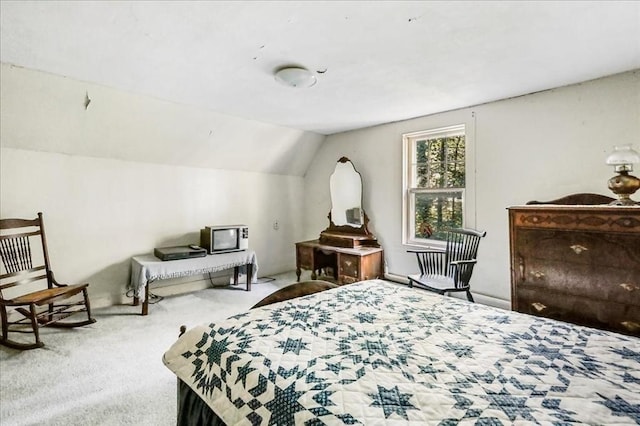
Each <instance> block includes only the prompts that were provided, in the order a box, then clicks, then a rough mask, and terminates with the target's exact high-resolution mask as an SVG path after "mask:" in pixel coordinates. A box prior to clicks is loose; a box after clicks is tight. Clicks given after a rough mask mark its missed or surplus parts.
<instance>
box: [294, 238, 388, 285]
mask: <svg viewBox="0 0 640 426" xmlns="http://www.w3.org/2000/svg"><path fill="white" fill-rule="evenodd" d="M382 262H383V260H382V249H381V248H380V247H367V246H357V247H337V246H332V245H326V244H321V243H320V241H319V240H311V241H302V242H299V243H296V275H297V276H298V281H300V274H301V273H302V269H310V270H311V279H312V280H315V279H317V274H316V271H317V270H318V269H321V268H327V267H328V268H331V269H332V270H333V273H334V280H335V281H336V282H337V283H338V284H351V283H354V282H356V281H364V280H369V279H373V278H382Z"/></svg>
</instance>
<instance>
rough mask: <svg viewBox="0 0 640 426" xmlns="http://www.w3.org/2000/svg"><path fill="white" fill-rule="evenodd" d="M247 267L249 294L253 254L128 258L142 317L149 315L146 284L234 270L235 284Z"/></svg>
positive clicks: (255, 268)
mask: <svg viewBox="0 0 640 426" xmlns="http://www.w3.org/2000/svg"><path fill="white" fill-rule="evenodd" d="M242 266H246V270H247V271H246V272H247V291H251V281H253V280H254V279H255V278H256V277H257V273H258V260H257V258H256V252H255V251H253V250H244V251H237V252H231V253H219V254H210V255H207V256H204V257H196V258H192V259H180V260H160V259H158V258H157V257H155V256H154V255H151V254H147V255H142V256H134V257H132V258H131V281H130V283H129V288H130V289H131V290H133V306H138V305H139V303H140V297H141V296H142V294H143V293H144V302H143V303H142V315H147V314H148V313H149V284H151V283H152V282H153V281H156V280H164V279H169V278H180V277H188V276H191V275H201V274H207V273H211V272H219V271H224V270H226V269H231V268H233V282H234V284H238V274H239V272H240V271H239V268H240V267H242Z"/></svg>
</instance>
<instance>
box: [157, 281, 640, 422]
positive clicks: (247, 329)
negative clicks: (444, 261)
mask: <svg viewBox="0 0 640 426" xmlns="http://www.w3.org/2000/svg"><path fill="white" fill-rule="evenodd" d="M163 362H164V363H165V365H166V366H167V367H168V368H169V369H170V370H171V371H173V372H174V373H175V374H176V376H177V377H178V379H179V390H180V391H179V398H178V400H179V408H178V424H192V425H193V424H221V425H222V424H226V425H241V424H246V425H262V424H264V425H294V424H295V425H298V424H299V425H322V424H326V425H342V424H346V425H352V424H362V425H397V424H416V425H418V424H420V425H425V424H443V425H448V424H459V423H463V424H476V423H479V424H513V423H540V424H569V423H589V424H640V339H638V338H635V337H631V336H624V335H619V334H616V333H612V332H607V331H601V330H596V329H591V328H586V327H580V326H575V325H570V324H567V323H562V322H558V321H553V320H549V319H544V318H538V317H532V316H528V315H526V314H520V313H517V312H510V311H504V310H500V309H496V308H492V307H488V306H484V305H480V304H473V303H469V302H467V301H463V300H459V299H456V298H453V297H443V296H439V295H436V294H433V293H429V292H426V291H423V290H419V289H415V288H408V287H406V286H404V285H400V284H395V283H391V282H388V281H383V280H369V281H363V282H358V283H354V284H350V285H346V286H341V287H337V288H331V289H329V290H326V291H321V292H318V293H315V294H312V295H307V296H303V297H299V298H295V299H291V300H286V301H282V302H278V303H274V304H270V305H266V306H262V307H259V308H256V309H252V310H249V311H247V312H244V313H242V314H239V315H235V316H233V317H231V318H228V319H226V320H224V321H220V322H217V323H212V324H208V325H202V326H197V327H194V328H193V329H190V330H188V331H187V332H186V333H184V334H183V335H182V336H181V337H180V338H179V339H178V340H177V341H176V342H175V343H174V344H173V345H172V346H171V347H170V348H169V349H168V350H167V352H166V353H165V354H164V356H163Z"/></svg>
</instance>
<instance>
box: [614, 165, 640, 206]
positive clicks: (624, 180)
mask: <svg viewBox="0 0 640 426" xmlns="http://www.w3.org/2000/svg"><path fill="white" fill-rule="evenodd" d="M608 186H609V189H610V190H611V192H613V193H614V194H616V195H617V196H618V199H617V200H616V201H613V202H611V203H610V205H614V206H637V205H640V203H637V202H635V201H633V200H632V199H631V198H630V196H631V194H633V193H634V192H636V191H637V190H638V188H640V179H638V178H637V177H635V176H633V175H630V174H629V172H628V171H626V170H623V171H620V172H619V174H618V175H617V176H614V177H612V178H611V179H609V182H608Z"/></svg>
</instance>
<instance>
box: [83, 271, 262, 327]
mask: <svg viewBox="0 0 640 426" xmlns="http://www.w3.org/2000/svg"><path fill="white" fill-rule="evenodd" d="M247 279H248V280H250V279H251V277H249V276H247ZM247 282H249V281H247ZM82 295H83V296H84V306H85V307H86V308H87V321H90V322H91V323H94V322H96V320H95V319H93V318H91V304H90V303H89V292H88V290H87V288H86V287H85V288H84V289H82Z"/></svg>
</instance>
